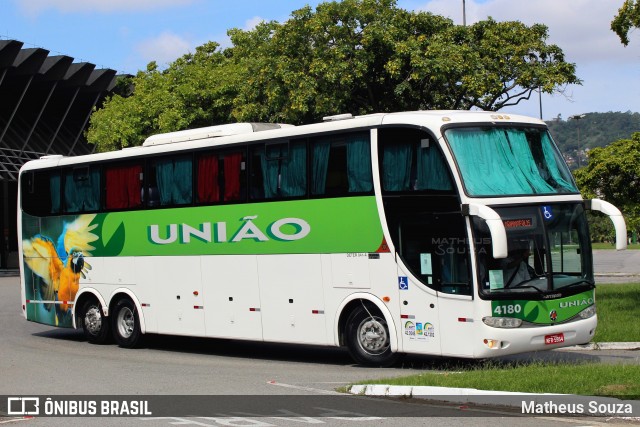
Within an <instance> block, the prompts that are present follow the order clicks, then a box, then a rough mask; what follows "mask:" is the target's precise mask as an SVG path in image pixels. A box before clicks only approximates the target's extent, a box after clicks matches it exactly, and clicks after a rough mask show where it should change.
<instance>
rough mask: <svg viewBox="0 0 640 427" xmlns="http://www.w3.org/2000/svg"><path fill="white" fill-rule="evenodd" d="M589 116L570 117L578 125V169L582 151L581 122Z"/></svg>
mask: <svg viewBox="0 0 640 427" xmlns="http://www.w3.org/2000/svg"><path fill="white" fill-rule="evenodd" d="M586 116H587V115H586V114H574V115H573V116H569V120H575V121H576V123H577V125H578V167H580V166H581V165H580V151H581V148H582V147H581V146H580V120H582V119H584V118H585V117H586Z"/></svg>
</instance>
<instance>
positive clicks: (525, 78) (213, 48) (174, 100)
mask: <svg viewBox="0 0 640 427" xmlns="http://www.w3.org/2000/svg"><path fill="white" fill-rule="evenodd" d="M229 35H230V37H231V42H232V46H231V47H230V48H227V49H225V50H222V51H221V50H220V49H219V47H218V46H217V45H216V44H215V43H208V44H207V45H205V46H203V47H200V48H198V49H197V51H196V54H194V55H186V56H185V57H183V58H180V59H178V60H177V61H176V62H174V63H173V64H171V65H170V66H169V67H168V68H167V69H166V70H164V71H159V70H158V69H157V67H156V66H155V64H153V63H152V64H150V66H149V67H148V68H147V70H146V71H143V72H140V73H138V75H137V76H136V77H135V78H134V79H133V85H134V87H135V91H134V94H133V96H131V97H130V98H126V99H125V98H122V97H118V96H114V97H112V98H111V99H109V100H108V101H107V102H106V104H105V106H104V110H101V111H99V112H97V113H96V114H94V115H93V116H92V120H91V127H90V129H89V132H88V135H87V137H88V140H89V141H90V142H92V143H96V144H98V148H99V150H108V149H114V148H118V147H122V146H131V145H138V144H140V143H141V142H142V140H143V139H144V138H145V137H146V136H148V135H150V134H152V133H157V132H165V131H171V130H177V129H185V128H188V127H194V126H199V125H201V124H203V123H205V124H209V125H213V124H218V123H227V122H229V121H266V122H287V123H292V124H304V123H312V122H317V121H319V120H321V118H322V117H323V116H326V115H332V114H338V113H346V112H350V113H353V114H366V113H371V112H389V111H403V110H417V109H470V108H480V109H484V110H499V109H500V108H503V107H505V106H507V105H514V104H517V103H519V102H521V101H522V100H524V99H528V98H529V97H530V96H531V94H532V93H533V92H534V91H536V90H538V89H540V90H542V91H544V92H547V93H552V92H557V91H562V90H563V88H564V87H565V86H566V85H568V84H580V80H579V79H578V78H577V77H576V76H575V65H574V64H571V63H568V62H566V61H565V60H564V55H563V53H562V50H561V49H560V48H559V47H558V46H555V45H548V44H546V39H547V28H546V27H545V26H543V25H533V26H530V27H528V26H526V25H524V24H522V23H520V22H496V21H494V20H492V19H489V20H486V21H482V22H479V23H477V24H474V25H471V26H468V27H463V26H456V25H454V24H453V22H452V21H451V20H449V19H447V18H444V17H442V16H437V15H433V14H430V13H425V12H409V11H406V10H403V9H400V8H398V7H397V6H396V0H343V1H341V2H337V1H334V2H327V3H321V4H320V5H318V6H317V8H316V9H315V10H313V9H312V8H311V7H308V6H307V7H305V8H302V9H300V10H297V11H294V12H293V13H292V15H291V18H290V19H289V20H288V21H286V22H284V23H278V22H275V21H274V22H263V23H261V24H259V25H258V26H257V27H256V28H255V29H253V30H250V31H243V30H239V29H232V30H230V31H229Z"/></svg>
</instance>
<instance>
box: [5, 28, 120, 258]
mask: <svg viewBox="0 0 640 427" xmlns="http://www.w3.org/2000/svg"><path fill="white" fill-rule="evenodd" d="M116 78H117V77H116V71H115V70H111V69H96V66H95V65H94V64H90V63H87V62H74V59H73V58H71V57H69V56H65V55H50V52H49V51H48V50H46V49H42V48H25V47H24V44H23V43H22V42H19V41H17V40H0V270H6V269H16V268H18V241H17V225H16V224H17V221H16V212H17V211H16V207H17V192H18V171H19V170H20V167H21V166H22V165H23V164H24V163H26V162H27V161H29V160H31V159H37V158H39V157H41V156H46V155H54V154H62V155H65V156H76V155H82V154H89V153H91V152H92V151H93V150H94V147H93V146H92V145H89V144H87V140H86V138H85V130H86V128H87V126H88V123H89V117H90V115H91V112H92V111H93V109H94V107H96V106H99V105H100V104H101V102H102V101H103V100H104V98H105V97H106V96H107V95H108V94H109V93H110V92H111V91H112V90H113V89H114V88H115V85H116Z"/></svg>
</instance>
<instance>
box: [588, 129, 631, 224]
mask: <svg viewBox="0 0 640 427" xmlns="http://www.w3.org/2000/svg"><path fill="white" fill-rule="evenodd" d="M575 177H576V181H577V183H578V186H579V187H580V190H581V192H582V194H583V195H584V196H585V197H587V198H594V197H597V198H601V199H604V200H606V201H608V202H610V203H613V204H614V205H616V206H617V207H618V208H619V209H620V210H621V211H622V213H623V215H624V217H625V220H626V222H627V228H628V229H629V230H635V231H638V230H639V229H640V132H636V133H634V134H633V135H632V136H631V139H621V140H618V141H616V142H613V143H612V144H610V145H608V146H606V147H599V148H594V149H593V150H591V151H590V152H589V164H588V165H587V166H586V167H584V168H582V169H578V170H577V171H575Z"/></svg>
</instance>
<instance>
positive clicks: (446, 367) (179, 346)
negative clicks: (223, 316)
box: [32, 329, 601, 371]
mask: <svg viewBox="0 0 640 427" xmlns="http://www.w3.org/2000/svg"><path fill="white" fill-rule="evenodd" d="M32 335H33V336H36V337H41V338H47V339H54V340H59V341H68V342H74V343H84V345H91V344H89V343H87V342H86V340H85V338H84V335H83V333H82V331H80V330H73V329H51V330H47V331H42V332H36V333H33V334H32ZM107 346H109V347H114V349H115V348H117V347H116V345H115V344H114V343H113V341H112V340H111V342H109V343H108V345H107ZM141 349H148V350H152V351H163V352H174V353H185V354H202V355H211V356H220V357H232V358H241V359H260V360H275V361H284V362H291V363H316V364H329V365H337V366H339V365H343V366H359V367H362V368H363V369H369V368H371V367H367V366H361V365H357V364H355V363H354V362H353V360H352V359H351V357H350V356H349V353H348V352H347V350H346V349H345V348H336V347H326V346H315V345H303V344H281V343H265V342H259V341H243V340H233V339H221V338H197V337H184V336H175V335H155V334H148V335H145V337H144V340H143V342H142V345H141ZM123 350H124V349H123ZM125 351H126V350H125ZM599 362H601V359H600V358H599V357H598V355H595V354H590V353H589V352H587V351H584V352H574V351H540V352H532V353H523V354H518V355H512V356H504V357H500V358H495V359H462V358H453V357H439V356H426V355H415V354H411V355H401V357H400V358H399V359H398V361H397V362H396V363H395V364H394V365H392V366H390V367H388V368H387V369H395V370H398V371H403V370H407V371H415V370H429V371H451V370H475V369H482V368H483V367H487V366H491V367H505V368H507V367H514V366H526V365H533V364H540V363H559V364H584V363H599ZM373 368H374V369H377V368H376V367H373Z"/></svg>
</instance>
